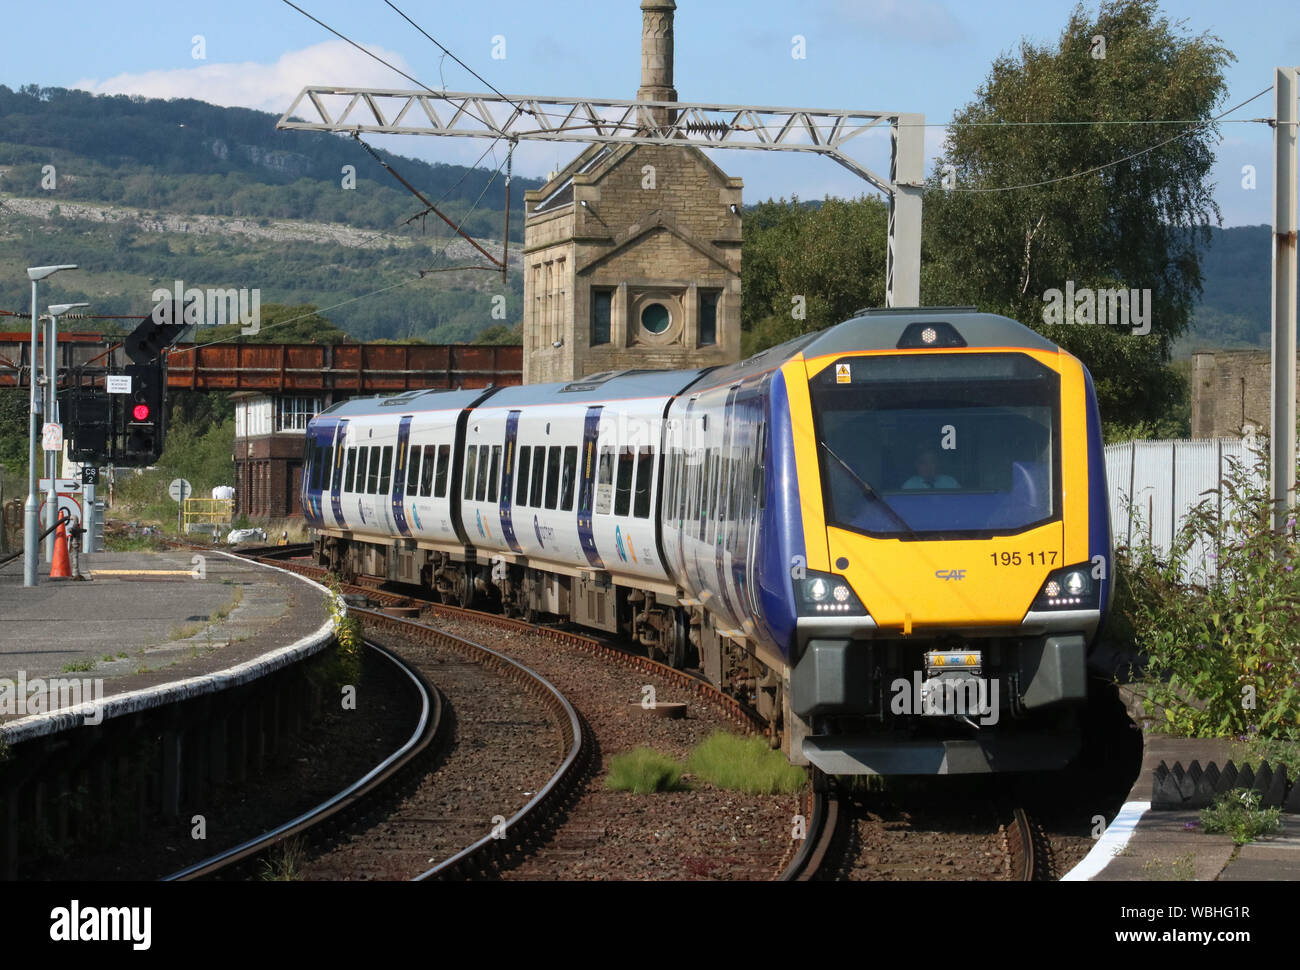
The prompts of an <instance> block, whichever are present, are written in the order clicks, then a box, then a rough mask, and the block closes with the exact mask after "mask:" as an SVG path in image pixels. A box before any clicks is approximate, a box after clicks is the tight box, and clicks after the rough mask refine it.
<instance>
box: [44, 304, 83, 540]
mask: <svg viewBox="0 0 1300 970" xmlns="http://www.w3.org/2000/svg"><path fill="white" fill-rule="evenodd" d="M88 306H90V304H89V303H55V304H53V305H51V306H49V307H47V308H46V309H48V310H49V321H50V322H49V327H50V328H49V330H47V331H46V332H45V415H46V419H47V420H49V421H53V422H55V423H58V420H59V317H61V316H63V314H65V313H67V312H68V311H69V310H76V309H79V308H81V307H88ZM59 454H60V453H59V452H55V451H47V452H46V453H45V474H46V476H47V477H48V479H49V490H48V491H47V492H46V499H45V527H46V528H47V529H52V528H54V525H55V523H56V522H58V521H59V491H58V488H57V482H58V479H59V470H60V469H59ZM45 561H46V562H54V533H53V532H51V533H50V534H49V535H47V536H46V537H45Z"/></svg>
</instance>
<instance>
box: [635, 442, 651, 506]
mask: <svg viewBox="0 0 1300 970" xmlns="http://www.w3.org/2000/svg"><path fill="white" fill-rule="evenodd" d="M654 467H655V453H654V449H653V448H647V447H642V448H641V450H640V452H639V454H638V455H637V459H636V501H635V502H633V503H632V514H633V515H635V516H636V517H637V518H638V519H648V518H650V488H651V486H652V484H653V482H654V479H653V478H652V477H651V474H652V472H654Z"/></svg>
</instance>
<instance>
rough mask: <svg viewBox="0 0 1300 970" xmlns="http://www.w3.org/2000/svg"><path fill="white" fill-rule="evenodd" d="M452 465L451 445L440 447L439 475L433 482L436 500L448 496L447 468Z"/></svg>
mask: <svg viewBox="0 0 1300 970" xmlns="http://www.w3.org/2000/svg"><path fill="white" fill-rule="evenodd" d="M450 464H451V445H439V446H438V474H437V476H436V477H435V479H434V482H433V494H434V497H435V498H442V497H443V496H444V495H446V494H447V467H448V466H449V465H450Z"/></svg>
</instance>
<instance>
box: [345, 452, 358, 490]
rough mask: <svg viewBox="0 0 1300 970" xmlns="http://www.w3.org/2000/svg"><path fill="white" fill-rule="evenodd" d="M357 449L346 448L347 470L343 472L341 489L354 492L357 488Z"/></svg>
mask: <svg viewBox="0 0 1300 970" xmlns="http://www.w3.org/2000/svg"><path fill="white" fill-rule="evenodd" d="M356 481H357V449H355V448H349V449H348V470H347V471H346V472H344V473H343V491H345V492H355V491H356V490H357V486H356Z"/></svg>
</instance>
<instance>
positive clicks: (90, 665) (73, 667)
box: [60, 658, 98, 674]
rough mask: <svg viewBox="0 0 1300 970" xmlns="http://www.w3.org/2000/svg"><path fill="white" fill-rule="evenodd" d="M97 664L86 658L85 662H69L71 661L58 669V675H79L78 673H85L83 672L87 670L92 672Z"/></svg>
mask: <svg viewBox="0 0 1300 970" xmlns="http://www.w3.org/2000/svg"><path fill="white" fill-rule="evenodd" d="M97 662H98V661H96V660H94V659H92V658H87V659H85V660H71V661H69V662H68V663H65V664H64V665H63V666H62V667H61V668H60V673H64V674H80V673H85V672H86V671H88V670H94V669H95V664H96V663H97Z"/></svg>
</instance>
